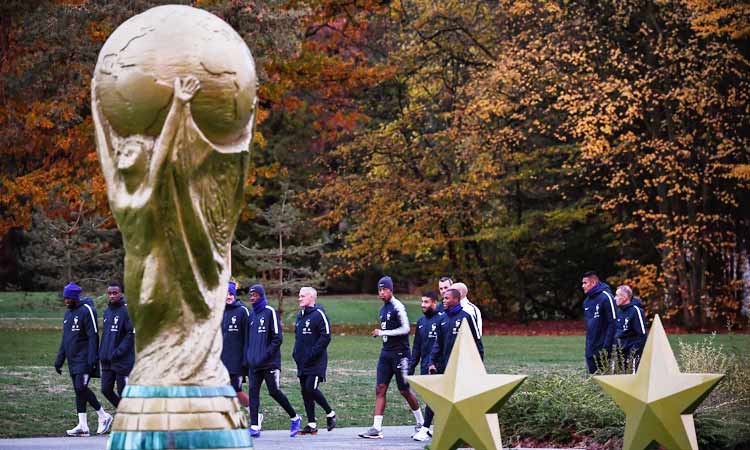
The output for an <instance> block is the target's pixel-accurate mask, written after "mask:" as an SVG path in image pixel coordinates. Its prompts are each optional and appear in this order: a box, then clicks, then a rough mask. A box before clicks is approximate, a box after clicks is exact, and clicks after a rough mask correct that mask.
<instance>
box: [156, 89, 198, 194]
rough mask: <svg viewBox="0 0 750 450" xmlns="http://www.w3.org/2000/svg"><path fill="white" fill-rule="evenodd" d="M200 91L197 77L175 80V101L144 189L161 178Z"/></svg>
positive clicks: (157, 140) (168, 115)
mask: <svg viewBox="0 0 750 450" xmlns="http://www.w3.org/2000/svg"><path fill="white" fill-rule="evenodd" d="M198 89H200V81H198V79H197V78H195V77H187V78H184V79H182V78H175V80H174V100H173V101H172V106H171V107H170V109H169V113H168V114H167V118H166V119H165V121H164V128H162V130H161V134H159V137H158V138H157V139H156V144H155V145H154V153H153V155H152V157H151V164H150V166H149V169H148V173H147V174H146V180H145V183H143V186H144V187H151V186H153V184H154V180H157V179H158V178H159V174H160V172H161V171H162V169H163V168H164V161H165V160H166V159H167V156H168V155H169V153H170V152H169V150H170V149H171V148H172V147H173V144H174V141H175V137H176V136H177V132H178V131H179V129H180V125H181V124H182V123H183V119H184V117H185V116H186V115H189V114H190V104H189V102H190V100H192V99H193V97H194V96H195V94H196V92H198Z"/></svg>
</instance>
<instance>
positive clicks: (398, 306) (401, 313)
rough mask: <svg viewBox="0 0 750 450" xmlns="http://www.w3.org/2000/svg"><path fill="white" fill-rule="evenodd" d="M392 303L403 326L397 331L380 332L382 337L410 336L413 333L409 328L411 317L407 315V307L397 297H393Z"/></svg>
mask: <svg viewBox="0 0 750 450" xmlns="http://www.w3.org/2000/svg"><path fill="white" fill-rule="evenodd" d="M391 303H392V304H393V308H394V309H395V310H396V312H397V313H398V318H399V320H400V321H401V326H399V327H398V328H396V329H395V330H380V335H381V336H403V335H405V334H407V335H408V334H409V332H410V331H411V328H410V327H409V317H408V316H407V315H406V307H405V306H404V304H403V303H401V301H399V300H398V299H397V298H396V297H393V298H392V299H391Z"/></svg>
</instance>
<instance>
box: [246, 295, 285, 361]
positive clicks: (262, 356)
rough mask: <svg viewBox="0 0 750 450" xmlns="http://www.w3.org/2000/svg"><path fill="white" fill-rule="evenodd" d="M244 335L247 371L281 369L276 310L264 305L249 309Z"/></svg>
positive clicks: (279, 337) (279, 323)
mask: <svg viewBox="0 0 750 450" xmlns="http://www.w3.org/2000/svg"><path fill="white" fill-rule="evenodd" d="M246 330H247V334H245V365H246V366H247V368H248V369H249V370H252V371H256V370H275V369H281V343H282V341H283V339H284V338H283V336H282V329H281V318H280V317H279V315H278V314H277V313H276V310H275V309H274V308H273V307H272V306H269V305H268V304H266V305H264V306H263V307H262V308H259V309H258V311H256V308H255V307H253V308H250V317H248V325H247V328H246Z"/></svg>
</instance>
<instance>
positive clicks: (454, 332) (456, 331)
mask: <svg viewBox="0 0 750 450" xmlns="http://www.w3.org/2000/svg"><path fill="white" fill-rule="evenodd" d="M460 326H461V319H458V320H457V321H456V324H455V325H453V334H458V327H460Z"/></svg>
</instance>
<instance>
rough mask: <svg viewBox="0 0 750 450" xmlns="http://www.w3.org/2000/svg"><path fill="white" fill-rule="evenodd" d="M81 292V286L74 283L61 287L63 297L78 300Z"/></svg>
mask: <svg viewBox="0 0 750 450" xmlns="http://www.w3.org/2000/svg"><path fill="white" fill-rule="evenodd" d="M81 292H83V288H81V286H78V285H77V284H75V283H68V285H67V286H65V287H64V288H63V298H72V299H73V300H80V299H81Z"/></svg>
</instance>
